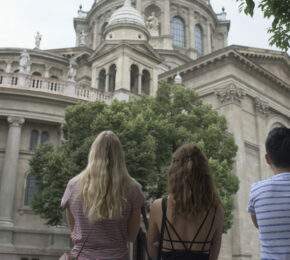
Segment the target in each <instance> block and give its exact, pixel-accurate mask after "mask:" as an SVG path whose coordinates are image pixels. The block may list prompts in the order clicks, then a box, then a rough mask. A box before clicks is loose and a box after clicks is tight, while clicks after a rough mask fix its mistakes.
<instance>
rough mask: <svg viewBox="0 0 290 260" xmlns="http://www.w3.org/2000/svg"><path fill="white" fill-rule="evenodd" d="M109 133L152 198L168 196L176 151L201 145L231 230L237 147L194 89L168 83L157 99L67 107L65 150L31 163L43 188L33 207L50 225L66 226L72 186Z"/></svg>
mask: <svg viewBox="0 0 290 260" xmlns="http://www.w3.org/2000/svg"><path fill="white" fill-rule="evenodd" d="M108 129H110V130H112V131H114V132H115V133H116V134H117V135H118V136H119V138H120V140H121V143H122V145H123V148H124V151H125V155H126V163H127V168H128V171H129V173H130V174H131V175H132V176H133V177H134V178H136V179H137V180H138V181H139V182H140V183H141V184H142V186H143V189H144V191H145V192H146V195H147V198H148V199H150V198H152V199H154V198H157V197H160V196H162V195H163V194H165V193H166V189H167V171H168V167H169V165H170V161H171V156H172V153H173V152H174V151H175V150H176V149H177V148H178V147H179V146H180V145H182V144H184V143H188V142H195V143H196V144H197V145H198V146H199V147H200V148H201V149H202V150H203V151H204V152H205V154H206V155H207V157H208V158H209V162H210V165H211V167H212V170H213V173H214V176H215V179H216V183H217V187H218V192H219V195H220V197H221V199H222V201H223V203H224V206H225V211H226V214H225V215H226V217H225V225H224V230H225V231H226V230H228V229H229V228H230V226H231V223H232V211H233V208H234V205H233V198H232V195H233V194H235V193H236V192H237V190H238V185H239V181H238V179H237V177H236V176H235V175H233V174H232V173H231V170H232V166H233V162H234V161H233V158H234V157H235V155H236V151H237V147H236V145H235V144H234V140H233V138H232V137H230V136H228V135H226V134H225V133H226V129H227V127H226V120H225V118H224V117H222V116H219V115H218V114H217V112H216V111H214V110H213V109H212V108H211V106H210V105H206V104H203V103H202V102H201V100H200V99H199V97H198V96H197V94H196V93H195V92H194V91H193V90H190V89H185V88H183V87H181V86H174V85H169V84H168V83H162V84H161V85H160V86H159V89H158V92H157V95H156V96H155V97H152V96H145V95H144V96H142V97H141V98H135V99H131V100H130V101H129V102H124V101H118V100H114V101H113V102H112V103H111V104H110V105H106V104H105V103H100V102H95V103H78V104H77V105H75V106H70V107H68V108H67V111H66V114H65V124H64V126H63V132H64V137H65V139H66V140H67V141H66V142H65V143H64V144H63V145H62V146H61V147H59V148H53V146H52V145H46V146H44V147H39V148H38V149H37V150H36V152H35V154H34V156H33V158H32V160H31V163H30V165H31V172H32V174H33V175H34V176H35V178H36V179H37V185H38V186H39V190H40V192H39V193H38V194H37V195H36V196H35V197H34V199H33V201H32V207H33V209H34V210H35V212H36V213H38V214H40V215H41V216H42V217H44V218H45V219H47V223H48V224H51V225H56V224H59V223H60V222H61V216H62V213H61V209H60V207H59V205H60V200H61V197H62V194H63V192H64V189H65V187H66V183H67V182H68V180H69V179H70V178H72V177H73V176H75V175H77V174H78V173H79V172H81V171H82V170H83V169H84V168H85V167H86V164H87V156H88V151H89V148H90V145H91V143H92V142H93V140H94V139H95V137H96V136H97V135H98V134H99V133H100V132H101V131H103V130H108Z"/></svg>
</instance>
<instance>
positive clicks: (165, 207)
mask: <svg viewBox="0 0 290 260" xmlns="http://www.w3.org/2000/svg"><path fill="white" fill-rule="evenodd" d="M166 211H167V197H165V198H163V199H162V223H161V232H160V239H159V248H158V257H157V260H161V251H162V244H163V236H164V227H165V221H166Z"/></svg>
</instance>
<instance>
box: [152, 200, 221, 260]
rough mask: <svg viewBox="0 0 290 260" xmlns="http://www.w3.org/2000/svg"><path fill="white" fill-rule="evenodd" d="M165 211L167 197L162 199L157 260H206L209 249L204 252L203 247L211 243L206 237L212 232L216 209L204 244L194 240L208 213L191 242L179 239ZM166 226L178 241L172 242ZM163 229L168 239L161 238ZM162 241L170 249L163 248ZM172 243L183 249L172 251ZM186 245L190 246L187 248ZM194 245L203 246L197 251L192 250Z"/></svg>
mask: <svg viewBox="0 0 290 260" xmlns="http://www.w3.org/2000/svg"><path fill="white" fill-rule="evenodd" d="M166 211H167V197H166V198H163V199H162V224H161V235H160V241H159V252H158V260H160V259H161V257H162V260H208V259H209V255H210V249H209V250H205V246H206V245H207V244H210V243H211V241H208V237H209V235H210V233H211V231H212V227H213V223H214V219H215V214H216V209H215V211H214V215H213V218H212V220H211V224H210V228H209V231H208V234H207V236H206V239H205V241H204V242H197V241H196V238H197V236H198V234H199V233H200V231H201V229H202V227H203V225H204V223H205V221H206V219H207V217H208V215H209V211H208V212H207V213H206V216H205V217H204V219H203V221H202V223H201V225H200V226H199V228H198V230H197V232H196V234H195V235H194V237H193V239H192V241H183V240H182V239H181V237H180V235H179V234H178V233H177V232H176V230H175V228H174V226H173V225H172V224H171V223H170V222H169V220H168V218H167V216H166ZM168 226H170V228H171V229H172V230H173V232H174V233H175V235H176V236H177V238H178V240H173V239H172V238H171V236H170V232H169V229H168ZM164 229H166V231H167V234H168V236H169V239H165V238H163V236H164ZM163 241H168V242H170V244H171V248H167V247H164V246H163ZM173 243H181V244H182V245H183V247H184V249H174V246H173ZM186 244H190V246H189V248H187V246H186ZM194 244H203V246H202V249H201V250H199V251H197V250H192V246H193V245H194ZM163 249H166V250H167V251H163Z"/></svg>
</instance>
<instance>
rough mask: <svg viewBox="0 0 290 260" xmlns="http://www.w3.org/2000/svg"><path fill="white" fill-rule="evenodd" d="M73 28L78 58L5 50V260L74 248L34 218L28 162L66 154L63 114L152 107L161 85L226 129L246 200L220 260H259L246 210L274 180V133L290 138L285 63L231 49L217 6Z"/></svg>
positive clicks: (183, 6)
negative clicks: (192, 94)
mask: <svg viewBox="0 0 290 260" xmlns="http://www.w3.org/2000/svg"><path fill="white" fill-rule="evenodd" d="M74 28H75V32H76V46H75V47H72V48H64V49H53V50H42V49H41V44H40V43H41V42H40V41H41V35H40V34H39V33H38V34H37V36H36V38H35V48H33V49H29V50H24V49H16V48H2V49H0V259H1V260H2V259H3V260H6V259H7V260H8V259H9V260H28V259H29V260H32V259H34V260H36V259H38V260H50V259H51V260H52V259H57V257H58V256H59V255H60V254H61V253H62V252H63V250H64V249H65V248H69V247H70V241H69V236H68V231H67V229H66V228H65V227H48V226H45V225H44V221H43V220H41V219H40V218H39V217H38V216H36V215H35V214H33V212H32V210H31V208H30V206H29V205H30V201H31V196H32V195H33V193H34V192H36V189H35V185H34V179H33V177H32V176H31V175H30V174H29V159H30V158H31V156H32V154H33V150H34V148H35V147H36V146H37V145H41V144H43V143H45V142H47V141H49V142H52V143H54V144H55V146H58V145H60V144H61V140H62V134H61V126H62V123H63V122H64V113H65V108H66V107H67V106H68V105H72V104H75V103H76V102H79V101H85V102H93V101H96V100H102V101H105V102H108V103H109V102H111V100H112V99H113V98H118V99H123V100H127V99H128V97H129V96H130V95H139V94H141V93H145V94H148V95H154V94H155V92H156V90H157V85H158V81H161V80H167V81H169V82H172V83H173V82H175V83H178V84H182V85H183V86H184V87H186V88H193V89H195V90H196V91H197V92H198V93H199V95H200V96H201V97H202V99H203V100H204V102H207V103H210V104H211V105H212V106H213V108H214V109H216V110H217V111H218V112H219V113H220V114H222V115H225V117H226V118H227V120H228V126H229V130H228V131H229V134H231V135H233V136H234V137H235V141H236V143H237V144H238V146H239V151H238V154H237V158H236V164H235V169H234V174H236V175H237V176H238V177H239V179H240V190H239V192H238V194H237V196H236V210H235V212H234V224H233V228H232V229H231V230H230V231H229V232H228V234H226V235H224V237H223V243H222V251H221V256H220V259H223V260H230V259H235V260H240V259H241V260H244V259H253V260H255V259H259V242H258V234H257V231H256V230H255V229H254V227H253V225H252V224H251V221H250V217H249V215H248V213H247V212H246V206H247V201H248V194H249V190H250V186H251V183H252V182H255V181H258V180H260V179H264V178H267V177H269V176H271V174H272V173H271V171H270V170H269V168H268V167H267V166H266V164H265V162H264V154H265V149H264V141H265V138H266V136H267V133H268V131H269V130H270V129H272V128H273V127H275V126H281V125H283V126H287V127H290V86H289V79H290V76H289V71H290V70H289V67H290V66H289V57H288V55H287V54H286V53H282V52H278V51H270V50H263V49H256V48H250V47H241V46H227V35H228V31H229V28H230V22H229V21H228V20H226V14H225V13H224V12H222V13H221V14H216V13H214V11H213V9H212V7H211V5H210V3H209V0H142V1H141V0H135V1H132V4H131V2H130V0H126V1H125V2H124V0H98V1H95V2H94V3H93V5H92V7H91V9H90V10H89V11H88V12H85V11H83V10H82V9H80V10H79V12H78V17H77V18H75V19H74ZM131 255H132V256H133V255H134V253H132V254H131Z"/></svg>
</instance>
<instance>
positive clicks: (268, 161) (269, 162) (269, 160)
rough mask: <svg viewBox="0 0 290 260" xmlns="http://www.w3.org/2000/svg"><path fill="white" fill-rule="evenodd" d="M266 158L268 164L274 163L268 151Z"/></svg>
mask: <svg viewBox="0 0 290 260" xmlns="http://www.w3.org/2000/svg"><path fill="white" fill-rule="evenodd" d="M265 159H266V162H267V164H269V165H272V162H271V159H270V157H269V155H268V154H267V153H266V154H265Z"/></svg>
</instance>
